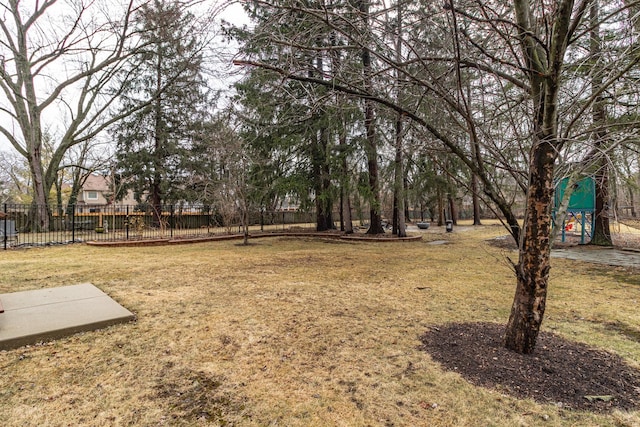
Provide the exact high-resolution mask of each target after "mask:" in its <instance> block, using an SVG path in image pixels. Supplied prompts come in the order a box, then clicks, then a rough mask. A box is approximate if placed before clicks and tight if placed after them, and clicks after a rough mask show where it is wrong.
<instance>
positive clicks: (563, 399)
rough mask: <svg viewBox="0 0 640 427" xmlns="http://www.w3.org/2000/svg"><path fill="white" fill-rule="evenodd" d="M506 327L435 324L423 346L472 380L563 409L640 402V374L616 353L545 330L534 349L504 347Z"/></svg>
mask: <svg viewBox="0 0 640 427" xmlns="http://www.w3.org/2000/svg"><path fill="white" fill-rule="evenodd" d="M503 333H504V325H498V324H492V323H462V324H460V323H455V324H447V325H443V326H439V327H433V328H431V329H430V330H429V331H428V332H427V333H425V334H424V335H423V336H422V337H421V338H420V339H421V341H422V345H421V346H420V349H421V350H424V351H426V352H428V353H429V354H430V355H431V357H432V358H433V359H434V360H435V361H437V362H438V363H440V364H441V365H442V366H443V367H444V368H445V369H447V370H450V371H454V372H458V373H459V374H460V375H461V376H462V377H463V378H465V379H466V380H467V381H469V382H471V383H472V384H475V385H478V386H482V387H488V388H497V389H499V390H500V391H502V392H504V393H505V394H510V395H512V396H515V397H517V398H530V399H533V400H535V401H537V402H540V403H545V404H555V405H558V406H560V407H563V408H569V409H576V410H587V411H594V412H607V411H610V410H612V409H623V410H632V409H635V408H636V407H637V405H638V403H639V400H640V399H639V398H640V372H638V371H637V370H636V369H634V368H632V367H630V366H629V365H627V364H626V363H625V361H624V360H623V359H622V358H620V357H619V356H617V355H614V354H611V353H607V352H605V351H602V350H597V349H594V348H591V347H588V346H587V345H585V344H580V343H575V342H571V341H568V340H566V339H564V338H562V337H559V336H558V335H555V334H552V333H549V332H541V333H540V335H539V336H538V341H537V344H536V350H535V351H534V353H533V354H531V355H522V354H518V353H515V352H512V351H509V350H507V349H505V348H504V347H503V346H502V336H503Z"/></svg>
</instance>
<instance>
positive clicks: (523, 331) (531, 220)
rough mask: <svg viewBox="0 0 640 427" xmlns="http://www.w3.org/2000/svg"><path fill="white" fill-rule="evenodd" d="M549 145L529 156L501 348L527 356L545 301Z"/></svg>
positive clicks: (539, 145)
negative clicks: (520, 235) (512, 291)
mask: <svg viewBox="0 0 640 427" xmlns="http://www.w3.org/2000/svg"><path fill="white" fill-rule="evenodd" d="M554 162H555V149H554V147H553V144H551V143H549V142H545V141H539V143H537V144H534V149H533V150H532V153H531V161H530V174H529V188H528V192H527V207H526V213H525V226H524V229H523V238H522V244H521V246H520V254H519V255H520V256H519V261H518V264H517V265H516V266H515V269H516V277H517V285H516V293H515V297H514V299H513V306H512V308H511V315H510V317H509V322H508V324H507V329H506V333H505V336H504V345H505V346H506V347H507V348H508V349H510V350H514V351H516V352H518V353H523V354H529V353H531V352H532V351H533V349H534V348H535V345H536V339H537V337H538V332H539V331H540V325H541V324H542V319H543V317H544V309H545V304H546V301H547V285H548V282H549V269H550V251H551V245H550V236H551V223H552V217H551V203H552V200H553V192H554V186H553V171H554Z"/></svg>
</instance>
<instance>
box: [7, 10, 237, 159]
mask: <svg viewBox="0 0 640 427" xmlns="http://www.w3.org/2000/svg"><path fill="white" fill-rule="evenodd" d="M29 1H30V0H27V1H26V2H23V4H26V6H25V7H29ZM31 1H32V0H31ZM71 1H72V0H71ZM106 1H107V3H106V4H110V3H109V0H106ZM216 1H217V2H223V1H224V0H204V1H202V2H199V3H198V6H197V9H196V10H202V11H203V13H205V12H204V11H205V10H207V9H208V8H212V7H214V8H215V7H217V6H216V4H215V2H216ZM225 3H227V5H226V7H224V9H222V10H221V11H220V12H219V13H218V15H217V17H216V21H217V22H218V23H219V22H220V21H221V20H224V21H227V22H231V23H233V24H236V25H244V24H248V22H249V20H248V17H247V16H246V14H245V13H244V10H243V9H242V5H241V3H240V2H232V3H231V2H225ZM229 3H230V4H229ZM96 4H97V3H96ZM194 4H195V2H194ZM220 4H222V3H220ZM54 7H58V6H54ZM92 7H93V6H92ZM0 12H1V10H0ZM52 12H56V13H58V14H59V12H57V11H53V10H52ZM60 23H61V22H60V21H56V20H55V18H52V19H51V22H47V23H46V24H48V25H49V26H50V28H56V27H57V28H62V29H63V30H64V27H61V26H60ZM216 27H217V28H219V26H218V24H216ZM2 40H4V35H0V41H2ZM217 43H220V47H222V48H224V49H225V50H226V51H227V52H226V54H225V55H224V58H223V59H222V61H224V62H227V61H229V60H230V57H231V54H232V53H233V50H234V49H235V48H236V47H235V46H234V45H233V44H230V43H229V42H227V41H221V40H218V42H217ZM3 54H4V56H6V57H7V58H8V57H9V55H8V54H7V52H3V50H2V47H1V46H0V59H1V58H2V57H3ZM221 65H222V66H221V67H220V68H221V69H222V70H223V74H221V75H218V76H216V77H215V78H212V79H211V85H212V86H213V87H214V88H216V89H222V90H224V89H226V88H228V87H229V86H230V85H231V84H232V83H233V81H234V79H237V75H236V76H235V77H232V76H226V75H225V74H224V71H228V70H233V68H232V66H229V67H226V66H225V65H226V64H224V63H223V64H221ZM225 69H226V70H225ZM50 73H51V74H56V73H55V72H51V71H50ZM39 84H40V85H41V87H42V85H44V84H46V83H45V81H44V80H41V81H40V82H39ZM42 94H43V96H44V94H45V92H42ZM69 97H73V95H72V94H71V95H69ZM3 98H4V94H3V93H2V92H0V106H4V105H6V104H5V102H6V101H5V100H6V98H4V99H3ZM67 101H69V102H73V100H67ZM62 108H64V107H62ZM55 110H56V107H55V106H52V107H50V108H49V109H47V110H45V114H43V120H44V121H45V125H46V126H49V127H50V129H52V130H51V132H52V133H55V132H56V131H55V128H56V124H57V123H59V122H61V121H62V119H61V117H62V113H59V114H61V116H60V117H56V115H57V114H58V112H59V111H60V110H58V112H56V111H55ZM0 125H2V126H5V127H8V128H9V129H11V127H12V125H11V124H10V121H9V120H8V119H7V118H6V116H5V117H3V116H2V115H0ZM17 134H18V135H19V132H17ZM0 151H5V152H15V149H14V148H13V147H12V146H11V144H10V143H9V142H8V140H7V139H6V138H5V137H4V136H2V135H1V134H0Z"/></svg>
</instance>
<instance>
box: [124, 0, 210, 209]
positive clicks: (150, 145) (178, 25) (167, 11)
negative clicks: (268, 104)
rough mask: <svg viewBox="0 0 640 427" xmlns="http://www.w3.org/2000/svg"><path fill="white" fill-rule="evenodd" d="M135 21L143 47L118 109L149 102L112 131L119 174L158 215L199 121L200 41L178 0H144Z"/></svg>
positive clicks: (202, 99)
mask: <svg viewBox="0 0 640 427" xmlns="http://www.w3.org/2000/svg"><path fill="white" fill-rule="evenodd" d="M138 23H139V27H140V31H141V37H142V38H143V41H144V43H145V45H146V49H145V50H144V52H143V53H142V54H141V55H139V57H138V60H137V61H136V62H135V64H134V65H133V67H132V68H131V69H130V70H129V73H130V75H131V77H129V83H128V86H127V90H126V92H125V95H124V97H123V101H122V103H123V109H125V110H126V109H131V108H132V107H133V106H135V105H136V104H140V105H144V104H145V103H146V102H147V100H149V99H151V100H152V102H151V103H148V104H147V105H146V106H144V107H143V108H141V109H140V110H138V111H137V112H135V113H134V114H131V115H129V116H128V117H127V118H125V119H124V120H123V121H122V123H120V124H119V126H118V128H117V129H115V132H114V134H115V137H116V141H117V160H118V167H119V170H120V172H121V173H122V179H124V180H125V181H126V182H127V183H128V186H129V187H131V188H132V189H133V190H134V194H135V196H136V199H137V200H138V201H139V202H143V201H147V202H149V203H150V204H151V206H152V208H153V211H154V212H155V213H156V215H157V217H156V219H157V220H159V213H160V212H161V206H162V204H163V203H167V202H170V201H172V200H174V194H175V192H176V188H175V187H174V186H172V183H175V182H178V181H179V178H180V176H181V164H182V163H183V162H182V159H183V158H184V156H185V153H186V150H188V149H189V147H190V145H191V143H192V141H193V139H194V137H195V136H196V135H197V133H198V131H199V129H200V128H201V126H202V123H203V122H204V116H205V108H206V103H207V93H206V90H205V88H206V83H205V81H204V78H203V76H202V68H203V64H202V63H203V58H202V45H201V43H200V40H199V38H198V31H197V30H196V24H195V18H194V16H193V15H192V14H191V13H189V12H188V11H186V10H184V8H183V6H182V5H181V3H179V2H164V1H162V0H154V1H153V2H149V3H147V4H145V5H144V6H143V7H142V9H141V11H140V14H139V16H138Z"/></svg>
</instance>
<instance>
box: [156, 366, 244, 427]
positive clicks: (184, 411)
mask: <svg viewBox="0 0 640 427" xmlns="http://www.w3.org/2000/svg"><path fill="white" fill-rule="evenodd" d="M222 382H223V378H215V377H211V376H209V375H207V374H206V373H204V372H193V371H189V370H186V369H183V370H181V371H174V370H172V369H171V366H169V367H168V368H167V369H165V372H163V375H162V377H161V379H160V381H159V384H158V385H157V387H156V391H157V392H156V395H155V396H152V398H157V399H161V400H163V401H164V403H165V405H164V407H165V408H166V412H167V415H165V417H164V419H163V421H165V422H170V423H176V422H178V421H179V422H180V423H182V422H187V423H194V422H210V423H216V425H229V424H235V422H234V421H237V420H238V419H243V418H244V417H246V414H244V412H245V408H244V404H243V403H242V402H241V401H238V400H237V399H235V400H234V397H232V396H231V395H229V393H226V392H223V391H221V389H222Z"/></svg>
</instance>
